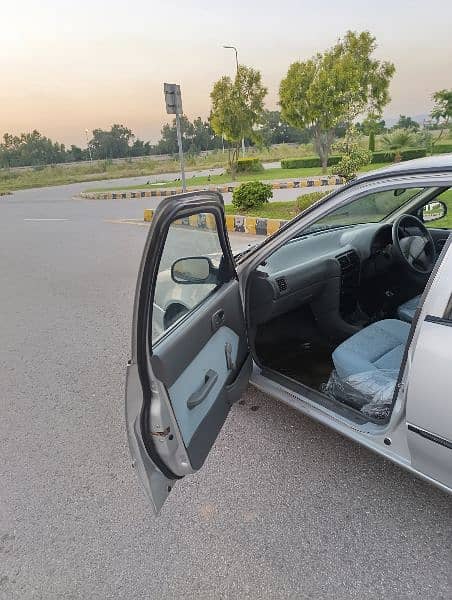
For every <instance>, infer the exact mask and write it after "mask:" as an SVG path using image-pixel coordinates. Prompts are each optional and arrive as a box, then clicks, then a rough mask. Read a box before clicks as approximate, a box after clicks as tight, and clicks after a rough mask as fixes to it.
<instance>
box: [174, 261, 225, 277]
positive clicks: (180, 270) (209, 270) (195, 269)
mask: <svg viewBox="0 0 452 600" xmlns="http://www.w3.org/2000/svg"><path fill="white" fill-rule="evenodd" d="M171 278H172V280H173V281H174V282H175V283H216V279H217V278H216V269H215V267H214V266H213V264H212V262H211V260H210V259H209V258H207V257H205V256H193V257H189V258H180V259H179V260H176V261H175V262H174V263H173V265H172V267H171Z"/></svg>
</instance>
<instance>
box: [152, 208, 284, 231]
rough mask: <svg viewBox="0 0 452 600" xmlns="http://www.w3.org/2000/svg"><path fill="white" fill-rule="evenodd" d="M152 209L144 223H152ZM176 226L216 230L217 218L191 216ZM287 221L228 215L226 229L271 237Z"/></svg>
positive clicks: (207, 215)
mask: <svg viewBox="0 0 452 600" xmlns="http://www.w3.org/2000/svg"><path fill="white" fill-rule="evenodd" d="M154 212H155V211H154V210H153V209H152V208H145V209H144V221H145V222H147V223H150V222H151V221H152V218H153V216H154ZM175 223H176V225H182V226H185V227H191V228H192V229H210V230H214V229H216V224H215V218H214V216H213V215H211V214H208V213H202V214H196V215H191V216H190V217H186V218H184V219H179V220H178V221H175ZM286 223H287V221H283V220H280V219H261V218H258V217H243V216H241V215H226V228H227V230H228V231H231V232H235V233H247V234H248V235H271V234H272V233H275V231H278V229H280V228H281V227H282V226H283V225H285V224H286Z"/></svg>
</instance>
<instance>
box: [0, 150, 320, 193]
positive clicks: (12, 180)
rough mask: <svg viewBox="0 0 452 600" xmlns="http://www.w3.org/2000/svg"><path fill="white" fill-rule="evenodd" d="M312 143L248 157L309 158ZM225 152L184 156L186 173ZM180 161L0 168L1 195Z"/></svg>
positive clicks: (218, 161)
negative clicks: (15, 168)
mask: <svg viewBox="0 0 452 600" xmlns="http://www.w3.org/2000/svg"><path fill="white" fill-rule="evenodd" d="M313 152H314V149H313V147H312V144H303V145H301V146H289V145H287V144H281V145H280V146H277V147H275V148H270V149H269V150H259V149H257V148H256V149H249V150H247V156H250V157H257V158H260V159H261V160H263V161H273V160H281V159H282V158H288V157H290V156H294V155H295V156H306V155H312V154H313ZM227 163H228V152H227V151H226V152H224V153H223V152H222V151H221V150H218V151H216V152H212V153H211V154H209V155H208V156H186V157H185V164H186V169H187V172H189V171H193V170H199V169H209V168H210V169H213V168H221V167H224V168H225V167H226V166H227ZM178 172H179V161H178V160H177V158H176V159H174V160H173V159H172V158H171V159H166V160H159V161H155V160H150V159H147V158H143V159H140V160H133V161H132V160H130V159H124V160H122V161H120V162H115V163H112V162H111V161H108V160H106V161H94V162H93V163H90V162H83V163H79V164H77V165H67V166H64V165H50V166H45V167H41V166H39V167H29V168H26V169H21V170H20V171H15V170H14V169H0V192H6V191H14V190H22V189H27V188H33V187H45V186H54V185H64V184H68V183H81V182H85V181H86V182H90V181H100V180H103V179H121V178H123V177H138V176H141V175H143V176H146V175H156V174H159V173H175V174H176V173H178Z"/></svg>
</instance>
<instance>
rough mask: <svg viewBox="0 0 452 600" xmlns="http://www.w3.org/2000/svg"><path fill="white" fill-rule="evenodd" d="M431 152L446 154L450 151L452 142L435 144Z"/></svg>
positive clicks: (451, 150)
mask: <svg viewBox="0 0 452 600" xmlns="http://www.w3.org/2000/svg"><path fill="white" fill-rule="evenodd" d="M432 152H433V154H448V153H449V152H452V144H435V145H434V146H433V148H432Z"/></svg>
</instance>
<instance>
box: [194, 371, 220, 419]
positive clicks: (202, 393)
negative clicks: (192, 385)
mask: <svg viewBox="0 0 452 600" xmlns="http://www.w3.org/2000/svg"><path fill="white" fill-rule="evenodd" d="M217 379H218V373H217V372H216V371H213V370H212V369H209V370H208V371H207V373H206V376H205V379H204V383H203V384H202V386H201V387H200V388H199V390H196V392H193V394H191V396H190V397H189V399H188V400H187V407H188V408H190V409H192V408H195V406H198V404H201V402H202V401H203V400H205V399H206V398H207V396H208V395H209V392H210V390H211V389H212V388H213V386H214V385H215V383H216V382H217Z"/></svg>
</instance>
